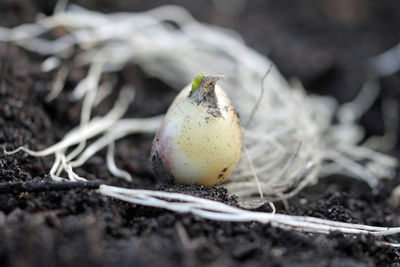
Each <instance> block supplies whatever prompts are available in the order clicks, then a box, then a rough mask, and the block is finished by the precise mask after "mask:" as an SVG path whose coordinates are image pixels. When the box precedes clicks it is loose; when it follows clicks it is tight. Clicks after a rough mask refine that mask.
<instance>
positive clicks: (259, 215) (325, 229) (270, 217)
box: [98, 185, 400, 245]
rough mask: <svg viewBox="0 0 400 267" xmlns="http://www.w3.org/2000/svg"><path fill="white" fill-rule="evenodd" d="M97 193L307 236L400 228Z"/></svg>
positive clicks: (157, 194) (176, 196)
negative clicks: (262, 225)
mask: <svg viewBox="0 0 400 267" xmlns="http://www.w3.org/2000/svg"><path fill="white" fill-rule="evenodd" d="M98 192H100V193H101V194H103V195H107V196H110V197H113V198H116V199H120V200H123V201H126V202H129V203H132V204H137V205H145V206H150V207H157V208H164V209H168V210H171V211H174V212H178V213H192V214H195V215H197V216H200V217H202V218H206V219H210V220H217V221H228V222H259V223H263V224H267V223H270V224H271V225H273V226H275V227H277V228H282V229H291V230H295V231H300V232H307V233H323V234H329V233H330V232H333V231H338V232H341V233H346V234H371V235H375V236H384V235H394V234H398V233H400V227H377V226H369V225H363V224H353V223H344V222H337V221H331V220H325V219H319V218H314V217H307V216H293V215H285V214H278V213H267V212H255V211H249V210H244V209H240V208H235V207H232V206H229V205H226V204H223V203H221V202H217V201H213V200H208V199H203V198H199V197H195V196H191V195H186V194H181V193H170V192H161V191H151V190H139V189H126V188H120V187H114V186H108V185H101V186H100V189H99V190H98ZM396 245H397V244H396Z"/></svg>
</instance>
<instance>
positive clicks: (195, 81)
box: [190, 72, 204, 94]
mask: <svg viewBox="0 0 400 267" xmlns="http://www.w3.org/2000/svg"><path fill="white" fill-rule="evenodd" d="M203 79H204V73H203V72H202V73H200V75H198V76H197V77H196V78H194V79H193V83H192V91H191V92H190V93H191V94H193V93H194V91H195V90H196V89H197V87H199V86H200V84H201V82H202V81H203Z"/></svg>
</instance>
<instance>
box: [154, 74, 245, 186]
mask: <svg viewBox="0 0 400 267" xmlns="http://www.w3.org/2000/svg"><path fill="white" fill-rule="evenodd" d="M221 77H222V76H204V74H201V75H199V76H198V77H196V78H195V79H194V80H193V83H192V84H191V85H188V86H187V87H185V88H184V89H183V90H182V91H181V92H180V93H179V94H178V96H177V97H176V98H175V100H174V101H173V103H172V104H171V106H170V107H169V109H168V112H167V114H166V116H165V118H164V120H163V122H162V124H161V126H160V128H159V130H158V132H157V134H156V137H155V138H154V141H153V148H152V152H151V161H152V167H153V170H154V173H155V174H156V176H157V178H159V179H162V180H164V181H174V182H175V183H182V184H193V183H196V184H203V185H215V184H219V183H222V182H223V181H224V180H225V179H226V178H227V177H228V176H229V175H230V174H231V172H232V171H233V169H234V168H235V167H236V165H237V163H238V161H239V158H240V151H241V144H242V132H241V128H240V122H239V118H238V116H237V113H236V112H235V110H234V108H233V106H232V103H231V101H230V99H229V98H228V96H227V94H226V93H225V92H224V91H223V90H222V89H221V88H220V87H219V86H218V85H216V82H217V81H218V80H219V79H220V78H221Z"/></svg>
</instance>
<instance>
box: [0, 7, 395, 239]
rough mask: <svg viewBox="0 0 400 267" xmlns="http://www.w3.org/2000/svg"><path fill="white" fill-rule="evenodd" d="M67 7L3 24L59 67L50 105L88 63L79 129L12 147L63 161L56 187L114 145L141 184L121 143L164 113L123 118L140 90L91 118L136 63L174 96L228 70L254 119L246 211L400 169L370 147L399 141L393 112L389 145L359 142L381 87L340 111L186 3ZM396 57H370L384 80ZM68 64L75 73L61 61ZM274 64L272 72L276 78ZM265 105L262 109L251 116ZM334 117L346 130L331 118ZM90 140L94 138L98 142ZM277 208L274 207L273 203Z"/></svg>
mask: <svg viewBox="0 0 400 267" xmlns="http://www.w3.org/2000/svg"><path fill="white" fill-rule="evenodd" d="M66 2H67V1H60V2H59V4H58V5H57V10H56V12H55V13H54V15H52V16H50V17H45V18H41V19H39V20H38V21H37V22H36V23H32V24H24V25H21V26H19V27H16V28H13V29H6V28H3V27H0V41H4V42H11V43H14V44H16V45H19V46H21V47H23V48H25V49H27V50H30V51H32V52H35V53H38V54H41V55H47V56H49V57H48V58H47V59H46V60H45V61H44V62H43V64H42V70H43V71H51V70H55V69H57V68H58V75H57V77H56V78H55V82H54V85H53V89H52V91H51V92H49V95H48V97H47V100H48V101H51V100H52V99H54V98H56V97H57V96H58V95H59V94H60V93H61V91H62V90H63V85H64V82H65V80H66V79H67V76H68V73H69V71H70V69H69V68H79V67H82V66H89V71H88V73H87V76H86V77H85V78H84V79H83V80H82V81H81V82H80V83H79V84H78V85H77V87H76V88H75V90H74V91H73V94H72V95H73V97H74V98H75V99H76V100H82V99H83V108H82V113H81V123H80V125H79V126H78V127H76V128H75V129H72V130H71V131H70V132H68V133H67V134H66V135H65V137H64V138H63V139H62V140H61V141H60V142H58V143H56V144H54V145H53V146H51V147H49V148H47V149H44V150H41V151H32V150H30V149H28V148H24V147H21V148H18V149H16V150H14V151H11V152H7V151H6V154H11V153H16V152H18V151H24V152H26V153H28V154H29V155H32V156H37V157H43V156H49V155H54V156H55V160H54V164H53V166H52V168H51V170H50V176H51V178H52V179H54V180H57V181H61V180H65V178H63V177H62V176H61V173H62V172H63V171H64V172H66V174H67V176H68V179H70V180H72V181H79V180H83V179H84V178H83V177H79V176H78V175H77V174H76V173H75V172H74V171H73V168H75V167H79V166H82V165H83V164H84V163H85V162H86V161H87V160H88V159H90V158H91V157H92V156H93V155H94V154H95V153H97V152H98V151H100V150H101V149H103V148H106V147H108V153H107V167H108V169H109V170H110V172H111V173H112V174H114V175H116V176H120V177H122V178H124V179H126V180H131V179H132V178H131V175H130V174H129V173H127V172H125V171H123V170H120V169H119V168H117V166H116V163H115V161H114V155H113V154H114V153H113V152H114V143H115V141H117V140H118V139H120V138H123V137H125V136H126V135H129V134H133V133H154V132H155V131H156V130H157V128H158V126H159V124H160V123H161V120H162V116H156V117H152V118H143V119H138V118H132V119H121V118H122V116H123V115H124V113H125V112H126V110H127V108H128V106H129V104H130V103H131V102H132V100H133V98H134V90H133V89H132V88H124V89H123V90H121V93H120V97H119V98H118V100H117V101H116V103H115V105H114V107H113V109H112V110H110V111H109V112H108V113H107V114H106V115H104V116H102V117H97V118H91V112H92V110H93V108H94V107H95V106H96V105H97V104H99V103H100V102H101V101H102V100H103V99H104V98H105V97H106V96H107V95H108V94H109V93H110V92H111V90H112V88H113V86H114V85H115V84H116V79H114V80H113V79H112V78H111V82H104V83H103V84H100V77H101V75H102V74H103V73H106V72H116V71H119V70H121V69H122V68H123V67H124V66H125V65H126V64H127V63H129V62H134V63H135V64H138V65H140V66H141V68H142V69H143V70H144V71H145V72H147V73H148V74H149V75H151V76H154V77H157V78H159V79H161V80H163V81H164V82H166V83H168V84H169V85H171V86H172V87H174V88H182V87H183V86H184V85H186V84H187V82H188V81H190V80H192V79H193V77H195V76H196V75H197V74H198V73H200V72H206V73H209V74H212V73H224V74H225V76H226V77H227V79H226V81H224V82H225V83H228V85H227V86H223V87H224V88H234V89H233V90H231V91H229V92H228V94H229V95H230V96H231V99H232V100H233V103H234V105H235V106H236V109H237V110H238V111H239V113H240V116H241V119H242V121H243V122H246V121H250V123H249V124H248V125H246V129H243V133H244V147H245V148H246V153H242V158H241V161H240V163H239V166H238V168H237V170H236V171H235V172H234V174H233V175H232V177H231V178H230V179H229V181H228V182H227V183H226V184H224V186H225V187H226V188H227V189H228V190H229V192H230V193H233V194H236V195H237V196H238V197H239V200H240V205H242V206H243V207H250V206H257V205H260V204H261V203H262V202H260V196H261V198H262V199H263V198H264V200H265V201H268V200H270V201H274V200H285V199H287V198H290V197H292V196H294V195H295V194H297V193H298V192H299V191H300V190H302V189H303V188H304V187H306V186H308V185H310V184H313V183H315V182H317V180H318V178H319V177H322V176H324V175H329V174H333V173H338V174H350V175H351V176H353V177H355V178H358V179H361V180H363V181H366V182H367V183H368V184H369V185H370V186H371V187H374V186H376V184H377V183H378V182H379V180H380V179H382V178H390V177H387V176H388V174H391V173H395V168H396V166H397V160H396V159H395V158H392V157H390V156H387V155H385V154H382V153H380V152H377V151H375V150H373V149H371V148H374V149H380V148H388V147H390V146H391V145H393V140H395V139H394V138H393V136H397V128H393V127H389V126H388V125H392V124H393V121H398V118H392V117H393V116H392V117H391V118H390V120H388V119H387V118H386V117H388V116H385V118H384V119H385V126H386V127H387V129H388V132H387V134H385V137H386V139H385V140H378V141H377V140H376V139H374V140H372V139H370V140H369V141H368V142H366V143H365V144H361V145H360V142H361V140H362V139H363V137H364V136H363V129H362V127H361V126H360V125H359V124H358V120H359V118H360V117H361V116H362V115H363V114H364V113H365V112H366V110H367V109H368V108H369V107H370V105H371V104H372V103H373V101H374V100H375V98H376V96H377V94H378V93H379V84H377V83H376V82H375V81H370V82H368V83H366V84H365V86H364V87H363V89H362V90H361V92H360V94H359V96H358V97H357V98H356V99H355V100H354V101H352V102H350V103H348V104H345V105H342V106H338V104H337V102H336V100H335V99H333V98H331V97H321V96H315V95H307V94H306V93H305V92H304V90H303V88H302V86H301V84H300V83H299V82H297V85H296V86H295V87H294V86H293V87H292V86H290V85H289V84H288V83H287V82H286V80H285V79H284V78H283V77H282V76H281V75H280V73H279V72H278V71H277V68H276V67H275V66H274V65H273V63H272V62H271V61H270V60H269V59H268V58H266V57H264V56H263V55H261V54H259V53H257V52H256V51H254V50H252V49H251V48H249V47H248V46H246V45H245V44H244V42H243V40H242V39H241V37H240V36H239V35H238V34H237V33H235V32H233V31H230V30H227V29H222V28H219V27H216V26H211V25H207V24H203V23H200V22H198V21H196V20H195V19H194V18H193V17H192V16H191V15H190V13H189V12H187V11H186V10H185V9H183V8H181V7H177V6H162V7H159V8H156V9H153V10H150V11H148V12H142V13H111V14H103V13H100V12H94V11H89V10H86V9H84V8H82V7H79V6H76V5H70V6H69V7H68V8H65V5H66ZM166 20H168V21H172V22H175V24H176V25H178V26H179V28H180V29H179V30H174V29H172V28H171V27H167V26H166V25H165V24H164V21H166ZM56 27H64V28H65V29H66V30H67V32H68V33H67V34H66V35H65V36H63V37H60V38H58V39H56V40H52V41H51V40H46V39H44V38H43V37H41V36H42V35H43V34H44V33H46V32H48V31H50V30H52V29H54V28H56ZM75 45H77V46H79V47H80V51H82V52H80V53H79V54H77V52H76V51H75V50H74V49H73V47H74V46H75ZM398 50H399V48H398V47H395V48H393V49H392V50H390V51H387V52H386V53H384V54H382V55H380V56H377V57H376V58H374V59H373V60H372V61H371V62H372V63H371V64H373V65H374V66H376V67H377V68H376V70H377V72H376V76H379V75H388V74H390V73H393V72H394V71H398V69H399V68H398V66H397V65H396V64H395V63H396V62H393V61H392V60H391V59H390V57H391V56H390V55H396V56H397V54H398ZM66 59H68V60H69V66H70V67H69V68H66V66H65V65H64V64H63V61H66ZM389 61H390V62H392V63H393V64H391V65H390V69H385V68H383V67H382V66H383V65H385V64H386V62H389ZM382 62H383V63H385V64H381V63H382ZM271 65H272V66H273V67H272V69H271V70H270V71H268V75H267V76H266V75H265V72H266V70H268V69H269V68H270V66H271ZM111 76H112V75H111ZM263 77H264V78H263ZM260 81H262V87H265V89H266V90H265V92H264V91H262V94H264V95H263V97H262V98H260V97H259V95H258V92H259V89H260V85H259V83H260ZM257 101H259V102H257ZM255 103H257V106H258V109H257V112H254V109H253V107H254V104H255ZM394 106H396V104H393V103H391V107H394ZM384 114H386V115H387V114H390V112H387V111H386V112H384ZM389 117H390V116H389ZM250 118H251V119H250ZM335 118H336V119H337V121H338V123H334V122H333V121H334V119H335ZM390 136H391V139H390V140H389V141H388V138H389V137H390ZM88 140H92V141H93V142H92V143H91V144H90V145H89V146H87V141H88ZM99 193H101V194H104V195H108V196H111V197H114V198H118V199H121V200H124V201H128V202H130V203H134V204H139V205H147V206H152V207H158V208H165V209H169V210H172V211H175V212H192V213H193V214H196V215H198V216H201V217H203V218H208V219H213V220H222V221H241V222H244V221H257V222H260V223H270V224H271V225H272V226H275V227H279V228H282V229H293V230H297V231H305V232H311V233H324V234H326V233H329V232H330V231H340V232H342V233H352V234H365V233H368V234H372V235H389V234H396V233H399V232H400V229H399V228H386V227H372V226H366V225H357V224H349V223H341V222H334V221H329V220H322V219H316V218H311V217H301V216H291V215H282V214H273V213H258V212H252V211H247V210H243V209H238V208H234V207H230V206H228V205H224V204H222V203H219V202H216V201H210V200H205V199H201V198H195V197H192V196H188V195H183V194H176V193H166V192H158V191H145V190H134V189H123V188H117V187H110V186H106V185H102V186H101V188H100V190H99ZM271 204H272V203H271ZM271 207H272V208H273V210H274V207H273V205H271Z"/></svg>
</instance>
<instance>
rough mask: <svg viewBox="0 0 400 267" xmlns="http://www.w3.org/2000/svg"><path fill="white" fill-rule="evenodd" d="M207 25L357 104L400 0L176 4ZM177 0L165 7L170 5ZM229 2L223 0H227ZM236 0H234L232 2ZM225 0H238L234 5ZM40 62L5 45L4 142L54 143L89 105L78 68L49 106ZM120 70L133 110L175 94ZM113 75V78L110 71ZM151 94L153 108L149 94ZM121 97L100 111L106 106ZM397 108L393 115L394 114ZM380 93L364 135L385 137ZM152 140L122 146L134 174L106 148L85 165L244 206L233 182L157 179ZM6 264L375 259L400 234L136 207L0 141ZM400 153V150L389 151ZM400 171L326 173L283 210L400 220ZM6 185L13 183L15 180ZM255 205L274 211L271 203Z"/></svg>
mask: <svg viewBox="0 0 400 267" xmlns="http://www.w3.org/2000/svg"><path fill="white" fill-rule="evenodd" d="M77 2H78V3H79V4H81V5H84V6H86V7H88V8H91V9H97V10H101V11H104V12H110V11H123V10H125V11H139V10H145V9H147V8H151V7H155V6H157V5H160V4H164V2H163V1H159V0H151V1H129V0H123V1H111V0H109V1H107V0H102V1H95V0H80V1H77ZM171 2H172V3H178V4H181V5H183V6H185V7H186V8H188V9H189V10H190V11H191V12H193V13H194V15H195V16H196V17H197V18H198V19H200V20H203V21H207V22H210V23H214V24H218V25H222V26H225V27H231V28H233V29H236V30H238V31H239V32H240V33H241V34H242V35H243V36H244V38H245V40H246V41H247V43H248V44H249V45H250V46H252V47H254V48H255V49H257V50H259V51H260V52H262V53H265V54H267V55H268V56H270V57H271V58H272V59H273V60H274V61H275V62H276V63H277V65H278V67H279V68H280V70H281V71H282V72H283V73H284V75H285V76H287V77H292V76H297V77H299V78H300V79H301V80H302V81H303V82H304V84H305V86H306V88H307V89H309V90H311V91H312V92H316V93H320V94H333V95H335V96H336V97H337V98H338V99H339V100H340V101H347V100H349V99H351V97H353V96H354V95H355V93H356V92H357V90H358V89H359V88H360V86H361V85H362V83H363V82H364V81H365V79H366V78H367V77H368V72H367V69H366V67H365V62H366V60H367V59H368V58H369V57H371V56H374V55H376V54H379V53H380V52H382V51H384V50H386V49H388V48H390V47H391V46H393V45H395V44H396V43H397V42H398V41H400V15H399V10H400V2H399V1H397V0H381V1H373V0H369V1H367V0H348V1H338V0H323V1H321V0H313V1H289V0H284V1H261V0H260V1H255V0H254V1H248V3H247V5H246V6H245V8H244V9H243V10H242V11H240V12H239V13H236V14H234V15H232V14H229V13H228V12H227V10H228V9H224V8H223V9H217V8H215V6H214V4H213V3H214V2H217V1H214V2H212V1H177V0H176V1H171ZM171 2H170V3H171ZM218 2H225V1H218ZM227 2H228V1H227ZM228 5H229V3H228ZM53 7H54V1H42V0H37V1H29V0H16V1H15V0H2V1H0V25H2V26H8V27H10V26H16V25H19V24H21V23H24V22H31V21H33V20H34V17H35V15H36V14H37V13H38V12H43V13H46V14H50V13H51V11H52V9H53ZM41 61H42V58H40V57H39V56H37V55H34V54H31V53H28V52H26V51H24V50H22V49H20V48H18V47H16V46H14V45H10V44H4V43H0V145H1V146H4V147H6V148H9V149H12V148H16V147H18V146H22V145H26V146H28V147H30V148H32V149H41V148H45V147H47V146H49V145H51V144H53V143H54V142H56V141H57V140H59V139H60V138H61V137H62V136H63V135H64V133H65V132H66V131H67V130H68V129H70V128H71V127H73V126H75V125H76V124H77V123H78V119H79V116H78V115H79V111H80V104H76V103H73V102H71V101H70V100H69V99H70V98H69V94H70V89H71V88H73V86H74V85H75V84H76V83H77V82H78V81H79V80H80V79H81V78H82V76H83V74H84V73H85V71H86V70H78V71H75V72H74V73H72V74H71V75H70V77H69V78H68V82H67V90H66V91H65V92H63V93H62V95H61V96H60V98H59V99H57V100H56V101H54V102H51V103H46V102H45V101H44V97H45V96H46V94H47V93H48V90H49V87H50V85H51V83H52V80H53V79H54V77H55V73H48V74H43V73H41V72H40V71H39V70H40V69H39V66H40V62H41ZM119 78H120V79H121V80H124V81H126V82H130V83H132V84H134V85H135V87H136V88H137V90H138V94H137V98H136V100H135V103H134V105H133V106H132V108H131V109H130V110H129V112H128V114H127V116H128V117H134V116H136V117H138V116H149V115H154V114H160V113H162V112H164V111H165V110H166V109H167V107H168V105H169V103H170V102H171V101H172V99H173V97H174V95H175V92H174V91H173V90H171V89H170V88H168V87H167V86H166V85H165V84H163V83H162V82H161V81H159V80H155V79H150V78H149V77H147V76H146V75H145V74H144V73H143V72H142V71H141V70H140V69H139V68H138V67H137V66H134V65H131V66H128V67H126V68H125V69H124V70H123V71H122V72H121V73H120V74H119ZM104 79H107V77H104ZM381 84H382V96H381V98H382V97H392V98H395V99H398V98H399V96H400V95H399V92H400V91H399V88H400V75H399V74H395V75H392V76H390V77H387V78H384V79H382V80H381ZM144 101H146V103H144ZM111 103H112V101H111V100H110V101H108V102H106V103H104V104H102V105H101V106H100V107H99V108H98V109H97V110H96V113H98V114H101V113H104V112H106V111H107V109H108V108H109V106H110V104H111ZM393 112H398V111H393ZM379 115H380V102H379V100H378V101H377V103H375V105H374V107H373V109H372V110H371V111H370V112H369V113H368V114H367V115H366V116H364V117H363V123H364V125H365V127H366V129H367V133H368V134H375V133H382V124H381V120H380V119H379ZM151 141H152V136H147V135H134V136H131V137H129V138H126V139H124V140H121V141H120V142H118V144H117V148H116V161H117V163H118V165H119V166H120V167H121V168H124V169H125V170H128V171H129V172H130V173H131V174H132V175H133V177H134V181H133V182H132V183H126V182H122V181H120V180H118V179H116V178H113V177H112V176H111V175H110V174H109V173H108V172H107V169H106V167H105V162H104V152H102V153H103V154H101V155H99V156H96V157H94V158H93V159H91V160H90V161H89V162H88V164H86V165H85V166H84V167H83V168H80V169H79V170H78V172H79V174H80V175H82V176H85V177H87V178H88V179H90V180H96V181H99V180H100V181H102V182H104V183H107V184H116V185H119V186H125V187H134V188H151V189H161V190H165V191H177V192H185V193H189V194H193V195H197V196H201V197H205V198H209V199H215V200H218V201H222V202H225V203H228V204H230V205H237V203H236V200H235V198H234V197H232V196H228V195H227V194H226V191H225V190H224V189H221V188H219V189H217V188H213V187H211V188H209V187H204V186H196V185H192V186H181V185H180V186H178V185H173V186H172V185H162V184H160V183H159V182H157V179H155V177H154V176H153V174H152V172H151V170H150V167H149V160H148V157H149V152H150V146H151ZM0 151H1V152H0V266H87V265H91V266H111V265H115V266H150V265H154V264H156V265H158V266H177V265H185V266H203V265H206V264H207V265H210V266H238V265H245V266H259V265H276V266H280V265H287V266H292V265H293V266H310V265H314V266H373V265H386V266H387V265H396V264H399V263H400V250H399V249H395V248H392V247H388V246H383V245H381V244H379V241H389V242H398V241H399V240H398V236H394V237H388V238H383V237H378V238H376V237H371V236H352V235H342V234H340V233H331V234H330V235H310V234H303V233H298V232H290V231H282V230H279V229H276V228H273V227H271V226H269V225H263V224H259V223H222V222H214V221H208V220H204V219H201V218H199V217H197V216H193V215H190V214H184V215H181V214H175V213H172V212H169V211H165V210H162V209H154V208H149V207H142V206H135V205H131V204H127V203H124V202H121V201H117V200H113V199H110V198H107V197H104V196H102V195H99V194H97V193H96V192H95V191H94V190H93V189H92V188H93V187H96V183H97V182H95V183H94V185H93V184H90V185H87V184H86V185H85V184H82V187H81V188H64V187H62V188H55V187H52V186H51V185H48V184H45V185H43V184H42V185H41V186H37V185H36V187H35V188H36V189H34V190H33V189H32V190H30V189H29V188H30V186H31V185H35V182H38V183H40V182H44V181H47V182H49V181H50V179H49V177H48V175H47V173H48V171H49V169H50V167H51V163H52V158H51V157H47V158H33V157H29V156H27V155H26V154H24V153H18V154H15V155H12V156H6V155H4V154H3V152H2V150H0ZM392 153H393V154H398V150H396V151H393V152H392ZM399 182H400V178H399V177H398V178H396V179H394V180H386V181H383V182H382V183H381V184H380V188H379V190H376V191H374V192H373V191H372V190H371V189H370V188H369V187H368V186H367V185H366V184H364V183H363V182H360V181H357V180H354V179H351V178H346V177H339V176H336V177H329V178H325V179H322V180H320V182H319V183H318V184H317V185H315V186H311V187H308V188H306V189H305V190H304V191H303V192H301V193H300V194H299V195H298V196H296V197H295V198H293V199H291V200H289V201H288V202H287V203H285V205H284V204H283V203H276V205H277V208H278V212H281V213H288V214H299V215H309V216H315V217H320V218H328V219H333V220H338V221H345V222H356V223H365V224H371V225H378V226H396V225H400V222H399V216H400V209H399V208H398V207H393V206H390V205H389V204H388V198H389V197H390V193H391V191H392V189H393V188H394V186H396V185H397V184H398V183H399ZM5 183H13V186H12V187H10V185H7V184H5ZM258 210H260V211H269V207H268V206H267V205H265V206H262V207H260V208H259V209H258Z"/></svg>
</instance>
